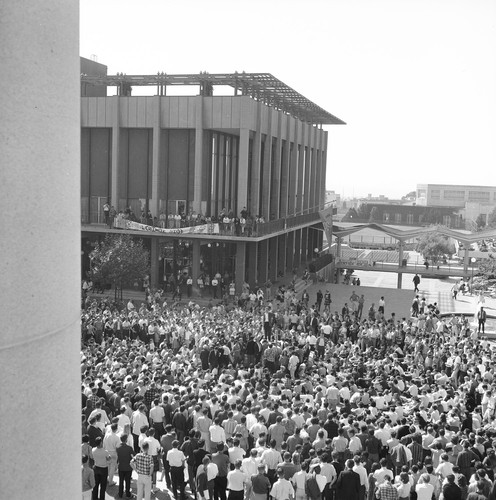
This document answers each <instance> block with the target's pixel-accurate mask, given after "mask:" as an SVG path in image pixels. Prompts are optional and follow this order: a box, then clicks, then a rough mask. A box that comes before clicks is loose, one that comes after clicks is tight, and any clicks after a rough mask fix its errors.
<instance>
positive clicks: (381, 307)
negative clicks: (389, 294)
mask: <svg viewBox="0 0 496 500" xmlns="http://www.w3.org/2000/svg"><path fill="white" fill-rule="evenodd" d="M385 309H386V301H385V300H384V297H381V298H380V299H379V307H378V309H377V310H378V311H379V312H380V313H382V314H384V312H385Z"/></svg>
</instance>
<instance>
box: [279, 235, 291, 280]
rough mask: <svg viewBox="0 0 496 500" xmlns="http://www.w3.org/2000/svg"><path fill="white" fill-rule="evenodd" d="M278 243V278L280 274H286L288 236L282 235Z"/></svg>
mask: <svg viewBox="0 0 496 500" xmlns="http://www.w3.org/2000/svg"><path fill="white" fill-rule="evenodd" d="M277 239H278V242H277V254H278V255H277V276H279V273H282V274H286V272H287V270H288V269H287V267H286V235H285V234H280V235H279V236H278V237H277Z"/></svg>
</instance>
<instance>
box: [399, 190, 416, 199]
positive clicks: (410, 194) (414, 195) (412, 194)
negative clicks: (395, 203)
mask: <svg viewBox="0 0 496 500" xmlns="http://www.w3.org/2000/svg"><path fill="white" fill-rule="evenodd" d="M412 198H417V191H410V192H409V193H406V194H405V196H402V197H401V199H402V200H408V199H412Z"/></svg>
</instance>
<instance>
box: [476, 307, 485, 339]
mask: <svg viewBox="0 0 496 500" xmlns="http://www.w3.org/2000/svg"><path fill="white" fill-rule="evenodd" d="M486 318H487V314H486V311H485V310H484V308H483V307H482V306H481V308H480V309H479V312H478V313H477V321H478V323H479V329H478V332H479V333H480V331H481V326H482V333H483V334H485V333H486V330H485V325H486Z"/></svg>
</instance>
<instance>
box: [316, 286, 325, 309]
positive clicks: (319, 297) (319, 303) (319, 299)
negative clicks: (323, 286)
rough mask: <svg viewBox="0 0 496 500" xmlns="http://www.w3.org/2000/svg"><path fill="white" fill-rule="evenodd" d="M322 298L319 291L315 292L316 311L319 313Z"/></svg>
mask: <svg viewBox="0 0 496 500" xmlns="http://www.w3.org/2000/svg"><path fill="white" fill-rule="evenodd" d="M323 298H324V295H323V293H322V291H321V290H319V291H318V292H317V300H316V302H315V303H316V305H317V311H319V312H320V308H321V307H322V299H323Z"/></svg>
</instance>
